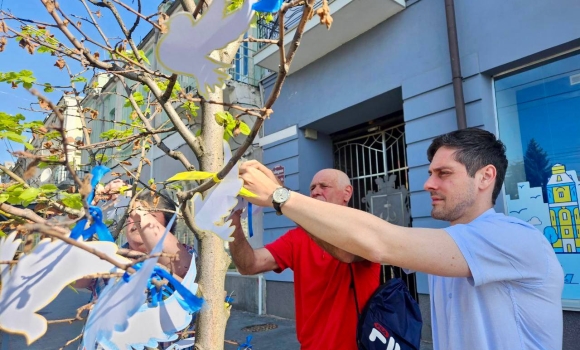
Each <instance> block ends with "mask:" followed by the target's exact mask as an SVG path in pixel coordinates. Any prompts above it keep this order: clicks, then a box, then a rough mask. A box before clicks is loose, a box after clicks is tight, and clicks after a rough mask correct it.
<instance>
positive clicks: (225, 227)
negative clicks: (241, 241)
mask: <svg viewBox="0 0 580 350" xmlns="http://www.w3.org/2000/svg"><path fill="white" fill-rule="evenodd" d="M231 158H232V151H231V150H230V145H229V144H228V143H227V142H226V141H224V163H227V162H228V161H229V160H230V159H231ZM239 166H240V163H239V162H238V163H236V165H234V166H233V167H232V170H230V172H229V173H228V174H227V175H226V176H225V177H224V178H223V179H222V181H221V182H220V183H218V184H217V185H215V186H214V187H213V188H212V189H211V191H210V192H209V193H208V194H207V195H206V196H205V198H203V197H202V195H201V194H200V193H196V194H195V195H194V196H193V200H192V205H193V212H194V216H193V226H194V227H195V228H196V229H197V230H199V231H203V232H212V233H215V234H216V235H218V236H219V237H220V238H221V239H223V240H224V241H228V242H231V241H233V240H234V239H233V237H230V236H231V235H232V233H233V232H234V227H231V226H230V224H231V220H228V221H225V222H224V219H225V218H226V217H228V216H229V215H230V213H231V211H232V209H233V208H234V207H235V206H236V205H237V204H238V198H237V197H238V193H239V192H240V190H241V189H242V186H243V185H244V181H243V180H242V179H241V178H240V177H239Z"/></svg>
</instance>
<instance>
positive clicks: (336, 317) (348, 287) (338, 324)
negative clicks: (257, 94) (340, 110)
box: [230, 162, 380, 350]
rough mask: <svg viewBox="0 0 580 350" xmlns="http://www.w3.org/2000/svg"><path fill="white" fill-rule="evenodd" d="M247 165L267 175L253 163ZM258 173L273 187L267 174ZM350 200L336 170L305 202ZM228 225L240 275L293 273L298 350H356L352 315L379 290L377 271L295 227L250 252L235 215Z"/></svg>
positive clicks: (318, 179) (324, 173)
mask: <svg viewBox="0 0 580 350" xmlns="http://www.w3.org/2000/svg"><path fill="white" fill-rule="evenodd" d="M248 163H249V162H248ZM252 165H253V166H255V167H258V168H260V167H262V168H264V169H262V170H267V169H266V168H265V167H264V166H263V165H262V164H260V163H258V162H255V163H253V164H252ZM264 173H266V174H271V175H269V176H271V177H272V180H274V181H277V178H276V177H274V175H273V174H272V172H270V171H264ZM351 196H352V186H351V184H350V180H349V178H348V176H347V175H346V174H345V173H343V172H342V171H339V170H335V169H324V170H321V171H319V172H318V173H317V174H316V175H315V176H314V178H313V179H312V182H311V184H310V197H312V198H314V199H318V200H321V201H324V202H328V203H333V204H337V205H342V206H346V205H347V204H348V202H349V200H350V197H351ZM233 225H235V227H236V229H235V231H234V234H233V236H234V241H233V242H231V243H230V253H231V255H232V259H233V260H234V263H235V264H236V266H237V267H238V271H239V272H240V273H241V274H242V275H253V274H258V273H262V272H267V271H274V272H277V273H280V272H282V271H283V270H285V269H287V268H289V269H292V270H293V271H294V295H295V301H296V333H297V337H298V341H299V342H300V348H301V350H320V349H334V350H356V349H357V345H356V323H357V319H358V316H357V309H358V311H359V312H360V311H362V310H361V309H362V307H363V306H364V305H365V304H366V302H367V301H368V299H369V297H370V296H371V295H372V293H373V292H374V291H375V289H376V288H377V287H378V286H379V274H380V265H379V264H376V263H371V262H369V261H366V260H364V259H362V258H360V257H358V256H355V255H353V254H351V253H348V252H346V251H344V250H342V249H339V248H337V247H335V246H333V245H331V244H328V243H326V242H324V241H321V240H319V239H318V238H315V237H314V236H312V235H310V234H309V233H308V232H306V231H304V229H302V228H301V227H298V228H295V229H292V230H290V231H288V232H286V233H285V234H284V235H283V236H282V237H280V238H278V239H277V240H276V241H274V242H272V243H270V244H267V245H266V246H265V247H264V248H259V249H253V248H252V247H251V246H250V244H249V243H248V241H247V240H246V237H245V235H244V232H243V230H242V228H241V226H240V221H239V213H238V214H237V215H234V218H233ZM351 269H352V273H351ZM353 286H354V289H353ZM355 291H356V294H355ZM355 295H356V301H355ZM280 302H285V301H284V300H280Z"/></svg>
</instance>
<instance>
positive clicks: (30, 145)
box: [24, 142, 34, 151]
mask: <svg viewBox="0 0 580 350" xmlns="http://www.w3.org/2000/svg"><path fill="white" fill-rule="evenodd" d="M24 147H25V148H26V149H27V150H29V151H32V150H33V149H34V146H33V145H32V144H30V143H28V142H24Z"/></svg>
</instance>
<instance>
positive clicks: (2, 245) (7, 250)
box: [0, 231, 22, 325]
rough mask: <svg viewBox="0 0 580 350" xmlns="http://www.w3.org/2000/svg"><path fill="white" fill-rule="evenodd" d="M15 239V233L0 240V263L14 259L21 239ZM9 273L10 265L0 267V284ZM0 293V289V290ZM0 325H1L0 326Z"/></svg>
mask: <svg viewBox="0 0 580 350" xmlns="http://www.w3.org/2000/svg"><path fill="white" fill-rule="evenodd" d="M15 237H16V231H14V232H12V233H11V234H10V235H9V236H6V237H3V238H2V239H0V261H9V260H12V259H14V255H15V254H16V250H18V246H19V245H20V243H22V240H21V239H16V240H15V239H14V238H15ZM9 272H10V265H8V264H5V265H0V282H1V281H5V279H6V278H7V274H8V273H9ZM0 291H1V289H0ZM0 325H1V324H0Z"/></svg>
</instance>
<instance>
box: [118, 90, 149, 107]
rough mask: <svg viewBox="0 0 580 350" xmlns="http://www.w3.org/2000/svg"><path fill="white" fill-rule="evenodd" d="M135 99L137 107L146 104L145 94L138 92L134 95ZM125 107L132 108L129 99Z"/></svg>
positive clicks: (126, 100)
mask: <svg viewBox="0 0 580 350" xmlns="http://www.w3.org/2000/svg"><path fill="white" fill-rule="evenodd" d="M133 98H134V99H135V102H136V103H137V106H142V105H143V104H144V103H145V102H144V101H143V100H144V97H143V94H142V93H140V92H139V91H136V92H134V93H133ZM123 106H124V107H127V108H128V107H131V106H132V105H131V101H130V100H129V99H128V98H127V99H125V104H124V105H123Z"/></svg>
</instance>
